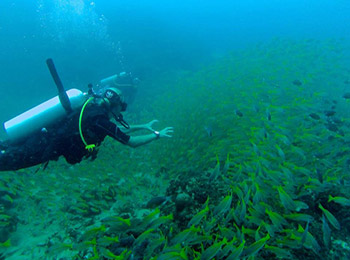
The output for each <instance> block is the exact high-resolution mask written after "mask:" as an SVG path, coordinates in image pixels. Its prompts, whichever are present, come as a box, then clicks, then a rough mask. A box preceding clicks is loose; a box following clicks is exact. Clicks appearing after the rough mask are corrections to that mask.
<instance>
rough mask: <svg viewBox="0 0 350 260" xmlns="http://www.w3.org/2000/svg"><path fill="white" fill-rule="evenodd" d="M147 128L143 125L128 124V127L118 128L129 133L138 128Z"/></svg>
mask: <svg viewBox="0 0 350 260" xmlns="http://www.w3.org/2000/svg"><path fill="white" fill-rule="evenodd" d="M145 129H147V128H146V127H145V125H130V126H129V128H120V130H121V131H123V132H124V133H125V134H130V133H133V132H136V131H139V130H145Z"/></svg>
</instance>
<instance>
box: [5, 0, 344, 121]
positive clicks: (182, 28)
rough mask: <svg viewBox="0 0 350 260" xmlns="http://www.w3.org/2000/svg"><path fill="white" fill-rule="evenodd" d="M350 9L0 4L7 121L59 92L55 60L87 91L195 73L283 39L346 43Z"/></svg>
mask: <svg viewBox="0 0 350 260" xmlns="http://www.w3.org/2000/svg"><path fill="white" fill-rule="evenodd" d="M349 13H350V2H349V1H346V0H337V1H335V0H318V1H316V0H309V1H301V0H298V1H295V0H294V1H291V0H284V1H280V0H270V1H268V0H263V1H252V0H248V1H247V0H245V1H243V0H242V1H232V0H231V1H224V0H219V1H208V0H202V1H199V0H187V1H174V0H171V1H158V0H152V1H140V0H139V1H130V0H125V1H110V0H108V1H107V0H101V1H95V2H94V1H83V0H61V1H60V0H39V1H27V0H18V1H13V0H1V1H0V90H1V93H2V95H1V96H0V109H1V111H2V113H1V114H0V120H1V121H4V120H6V119H9V118H10V117H12V116H15V115H17V114H18V113H20V112H22V111H23V110H25V109H27V108H29V107H31V106H33V105H35V104H37V103H39V102H41V101H44V100H46V99H47V98H50V97H52V96H53V95H55V94H56V89H55V87H54V84H53V82H52V79H51V77H50V74H49V73H48V70H47V68H46V64H45V60H46V59H47V58H48V57H51V58H53V59H54V61H55V63H56V67H57V69H58V71H59V74H60V75H61V78H62V81H63V83H64V84H65V86H66V88H69V87H78V88H80V89H82V90H84V89H86V85H87V84H88V83H90V82H92V83H94V84H95V83H97V82H98V81H99V80H100V79H101V78H103V77H107V76H110V75H112V74H114V73H117V72H120V71H123V70H127V71H131V72H132V73H133V74H134V75H135V76H138V77H139V78H141V79H142V80H151V79H152V78H154V77H156V76H157V75H158V74H162V73H169V72H171V71H180V70H196V69H197V68H198V67H199V66H201V65H203V64H206V63H210V62H211V61H213V60H215V59H216V58H220V57H222V56H224V55H225V54H226V53H227V52H229V51H231V50H236V49H239V48H244V47H246V46H249V45H255V44H261V43H263V42H266V41H270V40H271V39H274V38H276V37H280V38H292V39H297V40H298V39H304V38H311V39H320V40H321V39H328V38H335V39H345V40H347V39H348V37H349V35H350V27H349V26H348V25H349V24H350V15H349ZM18 101H20V102H18Z"/></svg>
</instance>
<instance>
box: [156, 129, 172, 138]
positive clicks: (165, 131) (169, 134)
mask: <svg viewBox="0 0 350 260" xmlns="http://www.w3.org/2000/svg"><path fill="white" fill-rule="evenodd" d="M173 133H174V128H173V127H166V128H164V129H163V130H161V131H159V137H172V134H173Z"/></svg>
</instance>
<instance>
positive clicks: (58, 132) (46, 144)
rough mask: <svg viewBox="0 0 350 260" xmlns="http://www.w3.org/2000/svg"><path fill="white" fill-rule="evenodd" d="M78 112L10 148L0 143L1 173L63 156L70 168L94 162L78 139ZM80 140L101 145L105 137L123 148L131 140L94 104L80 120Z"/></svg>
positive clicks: (7, 144) (9, 144)
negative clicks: (120, 144)
mask: <svg viewBox="0 0 350 260" xmlns="http://www.w3.org/2000/svg"><path fill="white" fill-rule="evenodd" d="M79 115H80V111H77V112H75V113H72V114H71V115H69V116H66V117H65V118H64V119H63V120H60V121H59V122H57V123H56V124H54V125H52V126H50V127H47V128H46V129H42V130H41V131H38V132H37V133H34V134H32V135H31V136H29V137H28V138H27V139H25V140H23V141H21V142H19V143H16V144H11V143H9V142H7V141H5V142H0V171H10V170H18V169H22V168H27V167H30V166H34V165H37V164H41V163H46V162H48V161H51V160H57V159H58V157H60V156H62V155H63V156H64V157H65V159H66V161H67V162H68V163H70V164H75V163H79V162H80V161H81V160H82V159H83V158H84V157H85V158H88V157H90V158H92V159H94V158H96V153H97V150H96V149H95V150H94V151H93V152H92V153H91V152H89V151H88V150H87V149H85V145H84V143H83V142H82V140H81V137H80V135H79ZM82 132H83V136H84V138H85V140H86V142H87V143H88V144H95V145H96V146H98V145H100V144H101V142H102V141H103V140H104V138H105V137H106V136H107V135H108V136H111V137H112V138H114V139H116V140H118V141H119V142H121V143H123V144H126V143H127V142H128V141H129V139H130V136H128V135H126V134H125V133H123V132H122V131H121V130H120V129H119V128H118V127H117V126H116V125H115V124H114V123H112V122H111V121H110V120H109V118H108V112H107V111H106V110H105V109H104V108H103V107H102V106H98V105H95V104H91V105H88V106H87V107H86V109H85V112H84V114H83V120H82Z"/></svg>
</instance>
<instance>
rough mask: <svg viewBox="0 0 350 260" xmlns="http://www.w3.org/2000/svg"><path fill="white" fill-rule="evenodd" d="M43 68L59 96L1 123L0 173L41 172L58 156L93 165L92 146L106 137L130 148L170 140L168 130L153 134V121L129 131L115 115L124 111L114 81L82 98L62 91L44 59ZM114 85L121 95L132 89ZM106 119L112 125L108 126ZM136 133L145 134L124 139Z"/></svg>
mask: <svg viewBox="0 0 350 260" xmlns="http://www.w3.org/2000/svg"><path fill="white" fill-rule="evenodd" d="M47 65H48V67H49V69H50V72H51V75H52V77H53V79H54V81H55V83H56V85H57V88H58V92H59V95H58V96H57V97H54V98H52V99H50V100H48V101H46V102H44V103H42V104H40V105H38V106H36V107H34V108H32V109H31V110H28V111H27V112H25V113H23V114H21V115H19V116H17V117H15V118H13V119H11V120H9V121H7V122H5V123H4V128H5V131H6V133H7V136H8V140H5V141H0V171H12V170H18V169H23V168H27V167H31V166H34V165H38V164H42V166H43V168H44V169H45V168H46V166H47V164H48V162H49V161H52V160H55V161H57V160H58V158H59V157H60V156H64V157H65V159H66V161H67V162H68V163H70V164H76V163H79V162H81V160H82V159H84V158H90V159H91V160H94V159H95V158H96V156H97V151H98V150H97V147H98V146H99V145H100V144H101V143H102V141H103V140H104V139H105V137H106V136H110V137H112V138H113V139H115V140H117V141H119V142H120V143H122V144H124V145H128V146H130V147H138V146H141V145H144V144H147V143H150V142H152V141H154V140H157V139H159V138H163V137H171V135H172V133H173V128H172V127H166V128H164V129H163V130H160V131H155V130H154V129H153V124H154V123H156V122H157V120H152V121H151V122H149V123H147V124H143V125H133V126H132V125H129V124H128V123H127V122H125V120H124V119H123V116H122V114H121V112H124V111H125V110H126V107H127V103H126V101H125V98H124V95H123V92H122V91H121V90H120V89H119V88H117V87H115V86H116V84H114V85H113V84H111V80H112V83H116V82H117V81H116V78H115V77H114V78H112V77H110V78H109V79H108V80H105V81H104V82H102V81H101V85H105V86H104V87H103V88H102V89H100V91H99V92H98V93H96V92H95V91H94V90H93V88H92V85H91V84H89V91H88V93H83V92H81V91H80V90H77V89H70V90H68V91H65V90H64V88H63V85H62V83H61V80H60V78H59V76H58V74H57V71H56V68H55V66H54V64H53V61H52V59H48V60H47ZM119 76H120V74H119V75H118V77H119ZM111 78H112V79H111ZM118 82H119V81H118ZM118 82H117V83H118ZM102 83H103V84H102ZM119 84H120V87H121V88H124V90H126V89H127V87H132V86H130V85H127V84H124V85H121V83H119ZM111 85H112V87H111ZM129 97H130V96H129ZM131 97H132V96H131ZM132 98H133V97H132ZM132 98H130V99H129V100H130V101H132ZM112 119H114V120H115V121H116V122H118V123H117V124H115V123H113V122H112V121H111V120H112ZM138 130H147V131H149V132H150V134H145V135H139V136H130V135H129V133H132V132H135V131H138ZM39 169H40V168H39Z"/></svg>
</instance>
